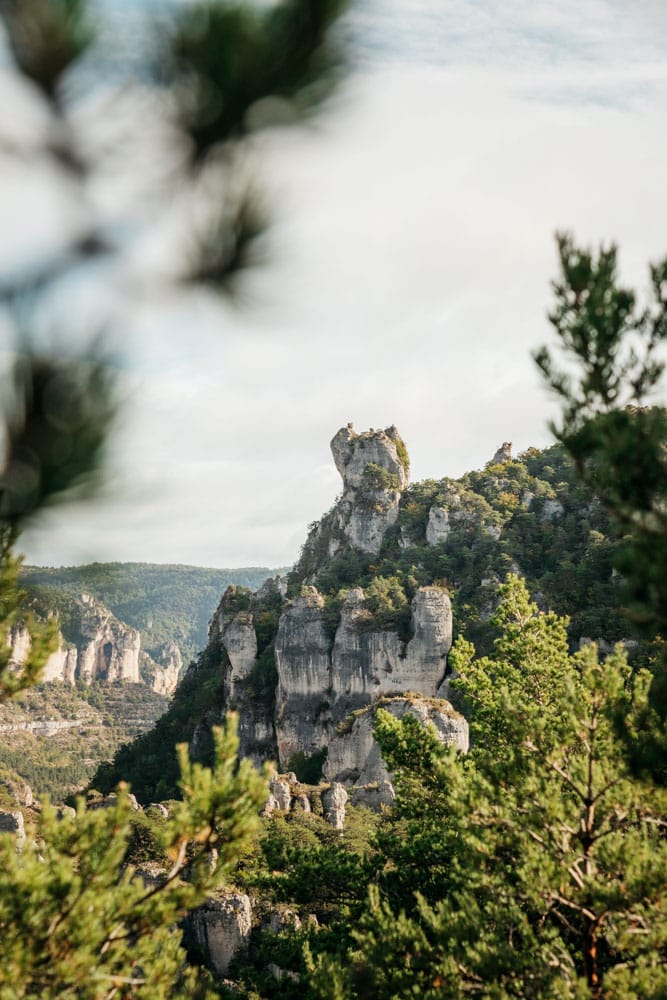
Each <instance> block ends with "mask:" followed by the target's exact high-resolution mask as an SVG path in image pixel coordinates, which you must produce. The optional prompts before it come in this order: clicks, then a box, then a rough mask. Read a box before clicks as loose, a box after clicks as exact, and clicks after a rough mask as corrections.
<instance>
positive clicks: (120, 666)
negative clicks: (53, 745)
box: [8, 594, 183, 695]
mask: <svg viewBox="0 0 667 1000" xmlns="http://www.w3.org/2000/svg"><path fill="white" fill-rule="evenodd" d="M76 605H77V610H78V614H79V622H78V635H77V637H76V642H66V641H65V639H64V638H63V636H62V635H61V636H60V645H59V648H58V649H57V650H55V652H53V653H52V654H51V655H50V656H49V658H48V660H47V661H46V664H45V666H44V671H43V674H42V679H43V680H44V681H62V682H64V683H66V684H74V683H75V682H76V681H80V682H81V683H83V684H92V683H93V682H95V681H103V682H107V683H113V682H114V681H123V682H126V683H130V684H138V683H139V682H140V681H147V682H148V683H149V686H150V687H152V688H153V690H154V691H156V692H157V693H158V694H164V695H170V694H172V693H173V692H174V690H175V688H176V685H177V683H178V679H179V676H180V673H181V670H182V667H183V660H182V657H181V653H180V650H179V648H178V646H177V645H176V644H175V643H173V642H170V643H165V645H164V646H163V647H162V649H161V650H159V651H158V653H157V655H156V658H155V659H154V658H152V657H150V656H148V654H147V653H144V652H142V650H141V634H140V633H139V631H138V630H137V629H135V628H132V627H131V626H129V625H126V624H125V622H122V621H120V619H118V618H116V617H115V615H113V614H112V613H111V612H110V611H109V609H108V608H106V607H105V606H104V605H103V604H101V603H100V602H99V601H97V600H96V599H95V598H94V597H92V596H91V595H90V594H81V596H80V597H79V599H78V600H77V602H76ZM8 642H9V645H10V646H11V650H12V653H11V665H12V666H13V667H14V668H15V669H18V668H20V667H21V665H22V664H23V663H25V662H26V660H27V658H28V656H29V653H30V648H31V639H30V633H29V632H28V629H27V628H25V626H20V625H19V626H17V627H15V628H14V629H12V631H11V633H10V635H9V637H8Z"/></svg>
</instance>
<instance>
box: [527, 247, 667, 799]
mask: <svg viewBox="0 0 667 1000" xmlns="http://www.w3.org/2000/svg"><path fill="white" fill-rule="evenodd" d="M558 253H559V262H560V270H561V274H560V277H559V280H557V281H555V282H554V283H553V289H554V293H555V299H556V301H555V305H554V308H553V310H552V311H551V313H550V315H549V319H550V321H551V324H552V326H553V328H554V331H555V333H556V337H557V347H558V348H559V350H560V353H561V354H562V355H563V359H564V361H565V367H563V368H559V367H558V363H557V361H556V360H555V357H554V353H553V351H549V350H548V349H547V348H542V349H541V350H540V351H539V352H538V353H537V354H536V356H535V360H536V362H537V365H538V367H539V368H540V371H541V372H542V374H543V376H544V378H545V380H546V382H547V384H548V385H549V386H550V387H551V389H552V390H553V391H554V392H555V393H556V395H557V397H558V398H559V399H560V401H561V404H562V414H561V419H560V421H559V422H557V423H554V424H553V425H552V429H553V431H554V433H555V434H556V437H557V438H558V440H559V441H561V442H562V444H563V445H564V446H565V448H566V450H567V451H568V452H569V454H570V455H571V456H572V458H573V459H574V461H575V463H576V467H577V471H578V473H579V475H580V476H581V477H582V478H583V479H584V480H585V481H586V482H587V483H588V484H589V485H590V486H591V487H592V489H593V491H594V492H595V494H596V495H597V496H598V497H599V498H600V499H601V500H602V502H603V503H604V504H605V505H606V507H607V508H608V510H609V511H610V513H611V514H612V515H613V518H614V520H615V522H616V525H617V528H618V531H619V534H620V535H621V536H622V537H623V541H624V544H623V546H622V547H621V549H620V551H619V554H618V556H617V558H616V568H617V570H618V571H619V572H620V573H621V575H622V578H623V579H624V581H625V583H626V605H627V612H628V614H629V616H630V617H631V618H632V619H633V620H634V622H635V623H636V624H638V625H640V626H643V627H644V629H645V630H646V632H647V634H649V635H656V634H658V635H660V636H662V637H663V638H664V636H665V634H667V580H666V578H665V574H664V571H663V567H664V565H665V560H667V513H666V503H667V453H666V451H665V440H666V438H667V410H666V409H665V408H664V406H657V405H652V406H648V405H647V401H650V400H651V399H652V398H653V395H654V393H655V390H656V389H657V388H658V386H659V383H660V379H661V376H662V374H663V371H664V367H665V365H664V361H663V360H661V357H660V351H661V347H662V345H663V344H664V341H665V339H666V338H667V258H665V259H664V260H662V261H660V262H658V263H657V264H654V265H652V266H651V267H650V299H649V300H648V302H647V303H646V304H645V305H644V306H641V305H640V304H639V303H638V300H637V295H636V294H635V292H634V291H633V290H632V289H629V288H625V287H623V286H622V285H621V284H620V283H619V281H618V276H617V248H616V247H615V246H613V245H612V246H609V247H601V248H600V250H599V251H598V252H597V253H595V252H594V251H592V250H589V249H582V248H580V247H577V246H576V245H575V243H574V240H573V238H572V237H571V236H569V235H567V234H560V235H559V236H558ZM654 675H655V676H654V680H653V683H652V688H651V696H650V699H649V706H648V707H647V711H646V716H645V719H644V725H643V727H642V734H641V736H640V738H639V739H638V740H635V739H632V738H631V737H630V734H629V733H628V732H625V733H624V734H623V729H622V727H621V729H620V732H621V733H622V734H623V735H624V736H625V739H626V742H627V744H628V749H629V752H630V753H631V754H632V756H633V758H634V760H635V767H636V768H637V769H638V770H640V771H641V770H642V769H645V768H648V769H650V770H651V772H652V773H653V775H654V777H656V778H657V779H659V780H660V781H662V782H663V783H666V784H667V767H666V764H665V761H666V760H667V661H666V660H665V659H664V657H662V658H660V657H659V658H657V661H656V664H655V667H654Z"/></svg>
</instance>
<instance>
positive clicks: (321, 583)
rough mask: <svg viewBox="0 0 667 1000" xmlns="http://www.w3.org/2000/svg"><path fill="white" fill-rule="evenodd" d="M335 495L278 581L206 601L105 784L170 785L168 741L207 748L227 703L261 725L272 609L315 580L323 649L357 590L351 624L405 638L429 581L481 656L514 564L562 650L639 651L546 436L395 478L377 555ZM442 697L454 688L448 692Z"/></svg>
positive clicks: (274, 677) (272, 640) (645, 653)
mask: <svg viewBox="0 0 667 1000" xmlns="http://www.w3.org/2000/svg"><path fill="white" fill-rule="evenodd" d="M369 433H370V432H369ZM377 433H380V432H377ZM360 440H361V441H363V440H365V436H364V435H361V436H360ZM406 457H407V455H406ZM375 476H376V477H377V473H375ZM390 485H391V484H390ZM373 488H374V489H375V486H374V487H373ZM382 488H384V487H382ZM376 492H377V491H376ZM356 502H357V504H358V506H359V509H360V510H361V511H362V513H363V512H364V511H366V510H367V508H368V505H369V497H368V496H367V495H365V496H364V497H362V498H361V499H360V498H359V497H357V501H356ZM374 502H377V496H375V501H374ZM341 503H344V501H340V500H339V501H337V503H336V505H334V507H333V508H332V510H331V511H330V512H329V513H327V514H325V515H324V517H323V518H322V520H321V521H320V522H317V523H316V524H314V525H312V526H311V528H310V531H309V534H308V537H307V539H306V542H305V543H304V546H303V550H302V554H301V556H300V559H299V560H298V562H297V563H296V565H295V567H294V568H293V569H292V570H291V571H290V573H289V574H288V576H287V580H286V582H285V584H284V585H283V586H282V589H281V588H280V587H278V586H274V585H266V586H264V587H263V588H262V589H261V590H260V591H259V592H257V593H256V594H254V595H253V594H252V593H251V591H250V590H249V589H247V588H243V587H234V588H230V590H229V591H228V592H227V593H226V594H225V596H224V598H223V601H222V603H221V605H220V609H219V610H218V613H217V614H218V626H219V628H218V631H216V629H214V630H213V632H212V637H211V642H210V643H209V646H208V647H207V648H206V649H205V650H204V651H203V653H202V654H201V655H200V657H199V658H198V660H197V662H196V664H194V665H193V666H192V667H191V668H190V670H189V671H188V673H187V674H186V676H185V677H184V679H183V681H182V682H181V685H180V687H179V688H178V690H177V691H176V694H175V696H174V699H173V703H172V705H171V706H170V708H169V710H168V712H167V713H166V714H165V715H164V717H163V718H162V719H161V720H160V721H159V722H158V724H157V726H156V728H155V730H154V731H152V732H149V733H146V734H144V735H143V736H141V737H140V738H139V739H138V740H137V741H136V742H135V743H133V744H130V745H128V746H127V747H125V748H123V749H122V750H120V751H119V753H118V754H117V756H116V758H115V761H114V763H113V764H112V765H107V764H105V765H104V766H103V767H102V768H101V769H100V771H99V772H98V774H97V776H96V777H95V779H94V783H95V784H96V785H97V786H99V787H100V788H102V789H103V790H109V789H111V788H112V787H113V785H114V784H115V782H116V781H118V780H128V781H130V782H131V784H132V785H133V787H134V788H135V791H136V793H137V795H138V796H139V797H140V798H141V799H143V800H146V801H149V800H150V799H154V798H156V797H157V798H160V797H166V796H171V795H174V794H176V785H175V782H176V779H177V764H176V758H175V755H174V752H173V750H172V749H171V748H172V747H173V746H174V745H175V744H176V743H177V742H180V741H186V742H191V741H192V740H193V739H194V741H195V743H196V745H197V746H198V747H199V748H200V751H201V752H202V753H203V754H204V759H206V755H207V753H208V752H210V751H207V750H206V749H204V748H206V747H209V748H210V742H209V740H208V739H207V738H206V735H205V734H206V732H207V731H208V730H209V729H210V726H211V725H212V724H215V723H216V722H218V721H220V720H221V719H222V718H223V717H224V715H225V713H226V711H227V709H228V708H230V707H234V708H237V709H238V710H239V711H240V712H241V718H242V727H243V720H244V719H245V720H246V725H247V726H248V727H251V726H252V723H251V721H248V720H255V721H256V720H257V718H258V716H261V718H262V719H263V720H264V722H262V726H261V727H258V726H256V727H255V730H253V731H254V732H257V731H258V728H262V731H263V732H266V727H267V726H268V728H269V729H273V728H274V723H273V721H272V720H273V718H274V716H275V713H276V696H277V685H278V669H277V662H276V639H277V636H278V631H279V627H280V621H281V615H282V614H283V613H285V612H286V611H289V609H290V608H291V607H292V606H293V605H294V602H295V600H297V598H299V595H301V594H303V593H306V592H310V589H312V588H313V587H314V588H315V589H316V592H317V594H318V601H320V602H321V609H320V610H319V611H318V614H319V615H320V617H321V620H322V624H323V628H324V631H325V633H326V635H327V636H328V639H327V640H326V641H327V642H328V645H329V649H330V651H331V650H333V648H334V644H335V637H336V634H337V630H338V629H339V627H340V625H341V616H342V614H343V611H344V608H345V605H346V601H347V600H348V599H349V595H350V593H351V592H354V591H355V590H356V588H361V589H362V591H363V606H362V611H361V614H360V616H358V618H357V623H356V626H355V628H356V629H357V630H358V631H360V632H361V633H362V634H379V635H391V634H395V635H396V636H397V638H398V641H399V643H402V644H403V649H404V650H405V649H406V648H407V644H408V643H409V642H410V640H411V637H412V630H413V628H414V624H413V617H412V609H413V601H414V599H415V596H416V594H417V593H418V591H419V590H420V589H421V588H429V587H433V586H435V587H436V588H442V589H443V590H445V591H446V592H447V593H448V594H449V596H450V599H451V604H452V629H453V634H452V638H453V639H454V640H455V639H456V638H457V637H458V636H461V637H465V638H466V639H467V640H469V641H472V642H473V643H474V644H475V646H476V648H477V650H478V652H479V653H480V654H487V653H490V652H491V651H492V648H493V639H494V637H495V634H496V632H495V629H494V626H493V623H492V616H493V613H494V611H495V608H496V606H497V601H498V596H497V593H498V587H499V585H500V583H501V582H502V581H503V580H504V579H505V578H506V576H507V574H508V573H515V574H520V575H522V576H523V577H525V579H526V580H527V583H528V586H529V588H530V590H531V592H532V594H534V595H535V596H536V599H537V602H538V605H539V607H540V608H541V609H542V610H545V611H553V612H555V613H557V614H561V615H567V614H568V613H569V611H570V609H572V613H571V614H569V621H568V642H569V645H570V649H571V650H572V651H575V650H576V649H578V648H579V646H580V645H581V644H582V640H583V641H584V642H585V641H586V640H596V641H599V642H600V643H601V645H602V647H603V648H605V649H611V647H612V645H613V644H614V643H615V642H616V641H618V640H621V639H623V640H625V642H626V647H627V649H628V650H629V652H630V653H631V655H632V657H633V659H634V660H635V661H636V662H639V661H640V660H645V659H646V658H647V657H649V656H650V648H649V646H648V645H647V643H646V642H645V641H643V640H640V639H639V638H638V637H635V636H634V633H633V627H632V623H631V622H629V621H628V619H627V618H626V617H625V616H624V615H623V613H622V604H623V585H622V580H621V579H620V577H619V576H618V574H617V573H616V572H615V571H614V568H613V561H614V555H615V552H616V550H617V548H618V546H619V545H620V544H621V542H620V540H619V538H618V537H616V535H615V534H614V532H613V530H612V527H611V524H610V521H609V518H608V516H607V514H606V513H605V511H604V509H603V507H602V506H601V504H600V503H599V502H598V501H597V500H596V499H595V497H594V496H593V494H592V492H591V491H590V489H589V488H588V487H587V486H585V485H583V484H582V483H580V482H579V481H578V480H577V479H576V476H575V474H574V468H573V465H572V462H571V460H569V459H568V458H567V456H566V454H565V453H564V451H563V449H562V448H561V447H560V446H558V445H554V446H552V447H550V448H548V449H545V450H537V449H530V450H529V451H528V452H526V453H525V454H522V455H520V456H517V457H516V458H514V457H512V456H511V453H510V450H509V448H506V449H505V451H504V452H503V451H502V450H501V452H500V453H498V454H497V455H496V456H495V457H494V459H493V460H492V461H491V462H489V463H488V464H487V465H486V467H485V468H484V469H482V470H479V471H474V472H470V473H467V474H466V475H464V476H463V477H461V478H460V479H456V480H455V479H448V478H445V479H441V480H427V481H424V482H420V483H415V484H412V485H410V486H407V487H406V488H405V490H404V491H403V492H402V493H401V495H400V500H399V501H398V505H397V512H396V515H395V520H394V522H393V523H392V524H390V525H389V526H388V527H387V528H386V531H385V533H384V537H383V538H382V540H381V544H380V545H379V548H378V550H377V552H376V553H368V552H363V551H359V549H357V548H355V547H353V546H352V545H349V544H347V543H346V542H345V539H344V538H343V535H342V534H341V530H342V529H341V527H340V525H339V524H338V523H337V518H338V512H339V510H340V506H341ZM337 545H339V547H338V548H336V546H337ZM332 551H334V554H333V555H329V553H330V552H332ZM285 591H286V596H284V593H283V592H285ZM220 616H222V625H221V624H220ZM231 619H235V620H236V622H237V623H238V622H239V621H242V622H243V627H247V626H248V623H251V624H250V631H251V632H252V636H251V640H252V642H254V644H255V645H254V647H253V648H254V650H255V651H256V652H255V655H254V657H253V658H252V666H251V667H250V669H249V671H248V673H247V674H246V675H245V676H244V677H243V678H241V679H240V681H239V684H238V685H237V686H236V687H234V685H233V684H232V687H234V690H233V691H232V688H231V687H230V680H229V676H228V675H229V672H230V670H232V665H231V663H230V658H229V657H230V653H228V650H227V648H226V646H225V638H224V630H225V628H226V627H227V625H225V622H228V621H231ZM231 655H232V656H234V653H233V651H232V652H231ZM443 669H444V668H443ZM450 697H453V698H454V699H455V700H456V693H455V691H452V692H450ZM327 698H328V695H327V692H326V691H325V690H322V691H320V692H319V698H318V699H317V704H318V705H320V706H323V705H324V704H325V702H326V700H327ZM319 710H320V711H322V708H321V707H320V709H319ZM334 731H335V726H333V725H330V726H329V728H328V729H326V727H325V729H324V730H323V735H322V737H321V740H320V745H321V747H322V753H314V750H317V747H315V748H311V749H310V751H308V750H301V751H298V752H297V753H296V754H295V755H293V759H292V760H291V767H292V769H293V770H296V771H297V773H299V772H300V770H301V768H304V769H305V770H304V771H303V772H302V774H303V775H304V776H305V775H307V776H308V777H309V778H310V779H311V780H317V778H318V777H319V769H318V768H319V767H321V765H322V763H323V761H324V759H325V758H326V749H325V747H326V743H327V741H328V738H330V737H331V735H332V733H333V732H334ZM327 733H328V736H327ZM273 739H275V737H273ZM242 750H243V751H244V752H248V753H250V754H251V755H256V756H257V757H258V759H278V757H279V752H278V748H277V746H276V744H275V742H273V743H272V742H271V738H267V739H265V741H264V743H263V744H262V746H261V747H260V746H259V745H258V744H255V743H253V742H252V739H250V738H249V739H248V741H247V742H246V743H245V744H244V742H243V737H242ZM311 755H313V760H312V762H310V757H311ZM316 761H319V764H318V763H316ZM283 763H285V764H287V763H288V762H287V761H286V760H285V761H283Z"/></svg>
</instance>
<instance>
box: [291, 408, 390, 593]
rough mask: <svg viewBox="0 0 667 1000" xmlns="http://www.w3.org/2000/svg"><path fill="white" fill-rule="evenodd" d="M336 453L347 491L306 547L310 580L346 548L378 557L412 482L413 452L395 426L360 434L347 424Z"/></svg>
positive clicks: (304, 558)
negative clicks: (410, 471) (410, 478)
mask: <svg viewBox="0 0 667 1000" xmlns="http://www.w3.org/2000/svg"><path fill="white" fill-rule="evenodd" d="M331 453H332V455H333V458H334V462H335V464H336V468H337V469H338V472H339V473H340V475H341V478H342V480H343V493H342V495H341V497H340V499H339V500H338V502H337V503H336V505H335V507H334V508H333V510H332V511H330V512H329V514H328V515H326V516H325V517H323V518H322V520H321V521H320V522H319V523H318V524H317V525H316V526H315V528H314V530H313V531H312V532H311V534H310V535H309V537H308V539H307V541H306V544H305V546H304V550H303V554H302V557H301V563H302V566H303V567H304V570H305V573H304V575H305V576H306V577H307V578H310V579H311V580H314V577H315V575H316V571H317V569H318V568H319V567H321V566H322V564H323V563H324V561H325V560H326V559H331V558H333V557H334V556H336V555H339V554H340V553H341V552H344V551H346V550H352V551H356V552H362V553H366V554H368V555H377V554H378V552H379V551H380V549H381V547H382V542H383V539H384V536H385V534H386V532H387V530H388V528H390V527H391V526H392V525H394V524H395V523H396V520H397V518H398V505H399V501H400V499H401V493H402V491H403V490H404V489H405V487H406V486H407V484H408V471H409V459H408V453H407V451H406V449H405V445H404V444H403V441H402V439H401V437H400V435H399V433H398V431H397V430H396V428H395V427H394V426H391V427H387V428H386V429H385V430H370V431H364V432H363V433H362V434H357V432H356V431H355V430H354V428H353V426H352V424H348V425H347V427H341V429H340V430H339V431H338V432H337V433H336V434H335V435H334V437H333V438H332V441H331ZM309 571H310V572H309Z"/></svg>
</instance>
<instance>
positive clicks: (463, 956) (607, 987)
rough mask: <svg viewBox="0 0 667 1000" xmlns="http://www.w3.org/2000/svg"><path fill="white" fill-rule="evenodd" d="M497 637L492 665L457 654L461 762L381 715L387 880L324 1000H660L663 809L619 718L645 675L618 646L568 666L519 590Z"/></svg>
mask: <svg viewBox="0 0 667 1000" xmlns="http://www.w3.org/2000/svg"><path fill="white" fill-rule="evenodd" d="M496 623H497V624H498V625H499V626H501V627H502V629H503V631H502V632H501V634H500V637H499V639H498V641H497V644H496V655H494V656H493V657H490V658H484V659H482V660H477V659H476V658H475V657H474V651H473V650H472V649H471V648H470V646H469V645H467V644H465V643H460V644H458V646H457V649H456V652H455V654H454V659H455V663H456V667H457V669H458V670H459V671H460V675H461V676H460V680H459V682H458V683H459V686H460V689H461V691H462V692H463V694H464V695H465V696H466V698H467V699H468V703H469V706H470V710H471V722H472V735H473V739H474V741H475V744H474V747H473V750H472V751H471V753H470V754H469V755H468V757H467V758H466V757H462V756H460V755H457V754H455V753H454V752H453V751H452V750H451V749H448V748H446V747H443V746H442V745H440V744H439V743H438V741H437V739H436V738H435V735H434V733H429V732H428V731H426V732H424V731H422V730H421V729H420V727H419V726H418V725H416V724H415V721H414V720H411V719H410V718H409V717H406V718H404V719H403V720H401V721H398V720H396V719H394V718H393V717H392V716H390V715H388V714H387V713H382V712H380V713H378V716H379V721H378V726H377V738H378V740H379V742H380V745H381V747H382V751H383V755H384V756H385V759H386V760H387V762H388V764H389V766H390V767H392V768H395V769H396V770H397V773H398V785H397V792H398V797H397V806H396V809H395V811H394V814H393V816H392V817H391V819H390V821H389V829H388V831H387V833H386V834H385V836H384V841H383V844H384V850H385V868H384V871H383V872H382V874H381V877H380V879H379V884H378V885H377V886H376V887H375V888H373V890H372V892H371V895H370V903H369V908H368V911H367V913H366V915H365V917H364V919H363V921H362V923H361V926H360V928H358V929H357V930H356V931H355V932H353V937H354V938H355V946H354V947H353V949H352V950H351V951H350V952H349V953H348V954H347V955H346V956H345V957H344V959H343V960H342V961H341V960H338V961H337V960H335V959H329V960H326V959H322V960H320V962H319V964H318V966H317V968H316V969H315V973H314V974H315V981H316V983H317V987H318V989H319V995H320V996H322V997H329V998H334V997H335V998H336V1000H343V997H345V998H352V997H360V998H361V997H364V998H377V1000H390V998H399V997H400V998H403V997H405V998H407V997H415V996H419V997H422V998H426V1000H430V998H433V1000H435V998H436V997H437V998H440V1000H442V998H447V997H449V998H457V1000H462V998H464V997H479V998H489V1000H491V998H494V1000H510V998H516V997H521V998H525V1000H528V998H531V1000H536V998H539V1000H552V998H553V1000H556V998H558V1000H640V998H641V1000H649V998H653V1000H654V998H656V997H660V996H667V970H666V968H665V963H664V954H665V948H666V947H667V919H666V918H665V900H666V895H665V889H666V886H667V843H666V842H665V836H664V833H665V821H664V816H665V808H666V807H667V798H666V796H665V792H664V791H663V790H661V789H656V787H655V786H654V785H652V784H651V783H650V782H643V781H640V780H638V779H637V778H635V777H634V776H633V775H632V774H631V772H630V770H629V766H628V761H627V757H626V755H625V753H624V748H623V746H622V744H620V743H619V742H618V740H617V739H616V735H615V731H614V719H615V718H616V716H617V715H618V714H619V713H622V714H623V716H624V717H625V719H626V724H627V726H628V727H629V728H632V727H634V726H636V725H638V724H639V721H640V719H641V715H642V712H643V711H644V709H645V704H646V698H647V691H648V685H649V682H650V676H649V675H648V674H646V673H640V674H637V675H635V676H633V675H632V673H631V671H630V668H629V667H628V664H627V662H626V659H625V656H624V654H623V651H622V650H621V649H620V648H618V649H617V650H616V651H615V652H614V653H613V654H612V655H611V656H609V657H608V658H607V660H606V661H605V662H604V663H600V662H599V660H598V654H597V649H596V648H595V647H594V646H590V647H587V648H585V649H584V650H582V651H581V652H580V653H577V654H575V655H574V656H572V657H567V656H566V655H565V653H564V649H563V636H564V635H565V628H566V622H565V621H564V620H563V619H558V618H556V617H555V616H553V615H542V614H539V613H538V612H537V609H536V608H535V606H534V605H531V603H530V600H529V598H528V595H527V593H526V590H525V587H524V585H523V584H522V583H521V582H520V581H518V580H516V579H515V578H514V579H512V578H510V579H509V580H508V583H507V585H506V586H505V587H504V591H503V600H502V603H501V606H500V608H499V611H498V614H497V616H496ZM538 651H539V655H535V654H536V653H538ZM499 733H500V734H502V733H504V734H506V738H505V739H503V738H502V737H500V738H499V735H498V734H499ZM414 832H416V833H417V836H418V840H417V842H416V843H415V842H414V841H413V839H412V837H413V833H414ZM410 886H412V890H413V891H412V892H411V891H410ZM415 889H416V890H417V891H416V892H414V890H415Z"/></svg>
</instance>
